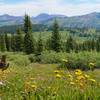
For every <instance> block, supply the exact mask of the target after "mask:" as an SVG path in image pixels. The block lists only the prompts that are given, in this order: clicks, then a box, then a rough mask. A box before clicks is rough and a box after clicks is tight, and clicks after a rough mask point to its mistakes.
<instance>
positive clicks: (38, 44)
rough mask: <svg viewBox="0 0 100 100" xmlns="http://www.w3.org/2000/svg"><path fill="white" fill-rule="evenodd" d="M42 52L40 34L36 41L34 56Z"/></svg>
mask: <svg viewBox="0 0 100 100" xmlns="http://www.w3.org/2000/svg"><path fill="white" fill-rule="evenodd" d="M42 51H43V40H42V37H41V34H40V35H39V38H38V41H37V49H36V54H37V55H40V54H41V52H42Z"/></svg>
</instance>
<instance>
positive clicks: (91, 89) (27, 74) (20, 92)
mask: <svg viewBox="0 0 100 100" xmlns="http://www.w3.org/2000/svg"><path fill="white" fill-rule="evenodd" d="M55 70H57V65H56V64H38V63H34V64H29V65H27V66H21V65H19V66H18V65H16V64H15V63H11V65H10V67H9V69H7V70H6V71H5V72H4V73H2V72H0V80H1V82H3V85H0V98H1V100H100V88H99V87H100V84H99V82H100V70H95V71H94V72H91V71H87V72H84V73H87V74H88V75H90V77H91V78H94V79H95V80H96V81H97V84H89V85H87V87H86V88H85V89H84V90H82V91H81V90H80V89H79V88H78V87H77V88H76V87H74V86H71V85H69V84H68V79H67V74H68V71H66V70H61V72H62V78H59V79H56V78H55V73H54V71H55ZM71 73H72V74H73V71H71ZM27 82H28V83H29V84H28V83H27ZM25 84H27V87H25ZM32 84H33V85H34V84H35V85H36V89H33V88H32V87H31V88H30V86H29V85H32ZM98 85H99V86H98ZM28 86H29V87H28ZM25 89H26V90H25Z"/></svg>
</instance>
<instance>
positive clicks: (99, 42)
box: [96, 37, 100, 52]
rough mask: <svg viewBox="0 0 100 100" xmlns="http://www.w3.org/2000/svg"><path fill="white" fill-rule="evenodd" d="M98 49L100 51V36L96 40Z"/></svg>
mask: <svg viewBox="0 0 100 100" xmlns="http://www.w3.org/2000/svg"><path fill="white" fill-rule="evenodd" d="M96 50H97V52H100V37H98V39H97V41H96Z"/></svg>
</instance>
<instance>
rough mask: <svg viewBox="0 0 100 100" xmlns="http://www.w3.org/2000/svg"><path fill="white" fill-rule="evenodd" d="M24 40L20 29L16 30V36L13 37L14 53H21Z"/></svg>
mask: <svg viewBox="0 0 100 100" xmlns="http://www.w3.org/2000/svg"><path fill="white" fill-rule="evenodd" d="M23 42H24V39H23V36H22V32H21V29H19V28H18V29H17V31H16V36H15V47H16V51H23V45H24V43H23Z"/></svg>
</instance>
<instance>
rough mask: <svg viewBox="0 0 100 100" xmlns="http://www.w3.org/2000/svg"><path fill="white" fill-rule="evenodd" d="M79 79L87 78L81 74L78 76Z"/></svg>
mask: <svg viewBox="0 0 100 100" xmlns="http://www.w3.org/2000/svg"><path fill="white" fill-rule="evenodd" d="M77 80H85V77H84V76H82V75H80V76H78V77H77Z"/></svg>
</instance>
